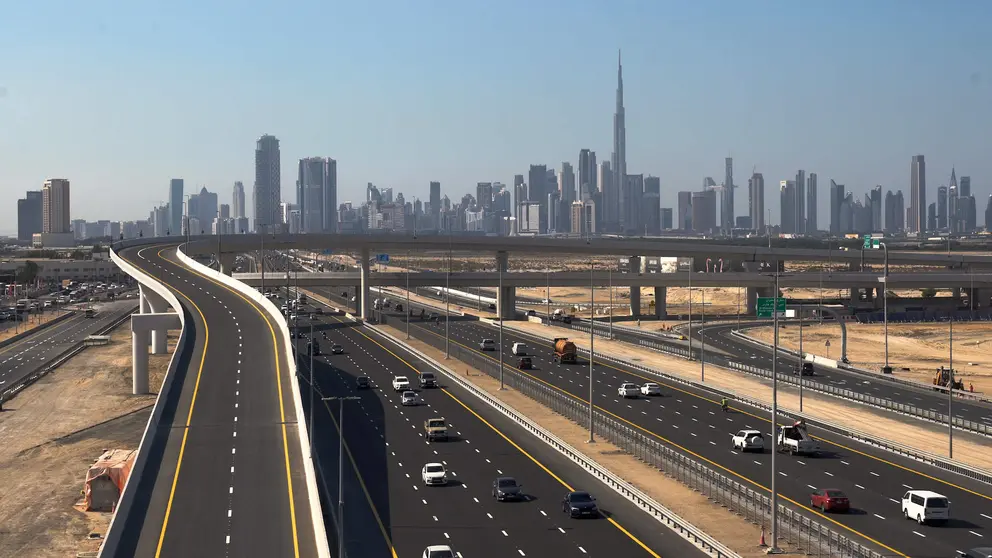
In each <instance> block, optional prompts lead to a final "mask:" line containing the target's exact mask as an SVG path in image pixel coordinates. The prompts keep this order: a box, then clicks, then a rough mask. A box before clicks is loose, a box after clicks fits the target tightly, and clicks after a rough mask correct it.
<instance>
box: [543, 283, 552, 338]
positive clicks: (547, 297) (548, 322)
mask: <svg viewBox="0 0 992 558" xmlns="http://www.w3.org/2000/svg"><path fill="white" fill-rule="evenodd" d="M545 273H546V274H547V276H548V294H547V295H545V300H547V301H548V307H547V310H546V311H545V312H546V314H545V316H546V319H545V320H544V325H546V326H549V327H550V326H551V268H548V269H546V270H545Z"/></svg>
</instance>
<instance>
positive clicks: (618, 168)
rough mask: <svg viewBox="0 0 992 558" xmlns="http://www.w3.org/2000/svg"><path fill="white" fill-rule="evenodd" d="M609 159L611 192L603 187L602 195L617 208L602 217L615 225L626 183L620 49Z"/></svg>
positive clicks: (621, 206)
mask: <svg viewBox="0 0 992 558" xmlns="http://www.w3.org/2000/svg"><path fill="white" fill-rule="evenodd" d="M610 161H611V164H610V168H611V169H612V170H613V180H612V181H611V185H612V186H613V192H611V193H609V194H607V192H606V190H605V189H604V190H603V197H604V198H605V199H606V200H607V203H611V202H612V200H609V199H608V198H607V196H608V195H609V197H614V198H616V201H615V202H613V203H616V208H617V209H616V213H615V214H609V213H604V217H606V219H607V220H608V221H614V222H615V223H616V224H615V225H614V227H615V226H616V225H619V224H620V223H621V222H622V221H623V220H624V218H623V216H624V210H625V208H624V206H623V190H624V187H625V186H626V184H627V120H626V114H625V112H624V108H623V63H622V62H621V59H620V51H617V106H616V110H615V112H614V113H613V155H612V157H611V159H610ZM610 224H612V223H610ZM608 226H609V224H608ZM604 229H606V227H604ZM606 230H609V229H606Z"/></svg>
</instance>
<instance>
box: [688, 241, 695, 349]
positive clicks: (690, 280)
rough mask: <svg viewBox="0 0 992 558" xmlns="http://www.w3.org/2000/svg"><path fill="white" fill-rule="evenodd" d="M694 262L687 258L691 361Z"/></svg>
mask: <svg viewBox="0 0 992 558" xmlns="http://www.w3.org/2000/svg"><path fill="white" fill-rule="evenodd" d="M694 263H695V262H694V261H693V259H692V258H691V257H690V258H689V360H692V272H693V271H695V269H694V266H693V264H694Z"/></svg>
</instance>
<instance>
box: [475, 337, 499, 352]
mask: <svg viewBox="0 0 992 558" xmlns="http://www.w3.org/2000/svg"><path fill="white" fill-rule="evenodd" d="M479 350H480V351H495V350H496V342H495V341H493V340H492V339H483V340H482V342H481V343H479Z"/></svg>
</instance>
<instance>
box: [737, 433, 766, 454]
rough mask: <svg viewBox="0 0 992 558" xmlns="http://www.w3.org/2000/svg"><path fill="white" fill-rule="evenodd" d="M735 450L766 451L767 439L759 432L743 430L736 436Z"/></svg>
mask: <svg viewBox="0 0 992 558" xmlns="http://www.w3.org/2000/svg"><path fill="white" fill-rule="evenodd" d="M733 441H734V448H735V449H738V450H740V451H742V452H744V451H758V452H761V451H764V450H765V439H764V438H763V437H762V436H761V432H759V431H758V430H750V429H748V430H741V431H739V432H738V433H737V434H734V440H733Z"/></svg>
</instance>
